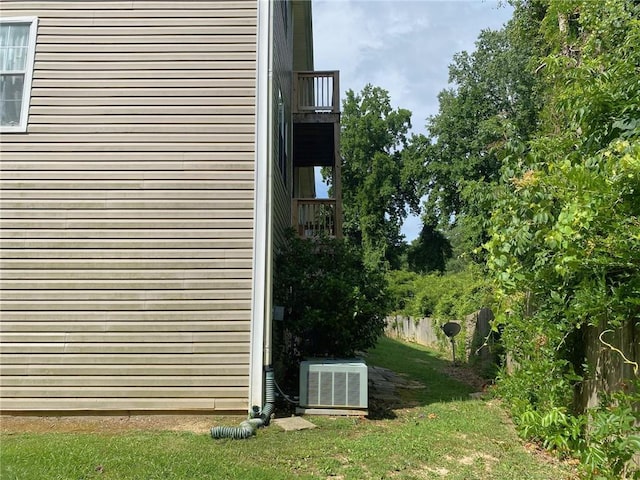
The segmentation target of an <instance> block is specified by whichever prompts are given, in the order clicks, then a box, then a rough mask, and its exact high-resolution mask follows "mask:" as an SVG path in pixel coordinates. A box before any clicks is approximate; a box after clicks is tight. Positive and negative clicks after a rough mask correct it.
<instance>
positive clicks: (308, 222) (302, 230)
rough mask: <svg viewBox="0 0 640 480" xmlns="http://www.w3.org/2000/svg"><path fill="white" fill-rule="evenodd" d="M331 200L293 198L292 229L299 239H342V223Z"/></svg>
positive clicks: (334, 202) (333, 200) (334, 201)
mask: <svg viewBox="0 0 640 480" xmlns="http://www.w3.org/2000/svg"><path fill="white" fill-rule="evenodd" d="M339 211H340V209H339V208H337V205H336V200H335V199H333V198H322V199H320V198H294V199H293V227H294V228H295V229H296V231H297V232H298V235H299V236H300V237H301V238H313V237H318V236H327V237H337V238H341V237H342V222H341V219H340V216H339V214H338V212H339Z"/></svg>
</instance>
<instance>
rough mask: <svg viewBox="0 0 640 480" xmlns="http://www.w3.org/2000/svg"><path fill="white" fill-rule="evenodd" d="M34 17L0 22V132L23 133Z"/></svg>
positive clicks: (27, 105) (33, 48) (35, 20)
mask: <svg viewBox="0 0 640 480" xmlns="http://www.w3.org/2000/svg"><path fill="white" fill-rule="evenodd" d="M37 26H38V19H37V18H36V17H15V18H2V19H0V132H26V131H27V115H28V113H29V100H30V97H31V77H32V75H33V61H34V57H35V49H36V28H37Z"/></svg>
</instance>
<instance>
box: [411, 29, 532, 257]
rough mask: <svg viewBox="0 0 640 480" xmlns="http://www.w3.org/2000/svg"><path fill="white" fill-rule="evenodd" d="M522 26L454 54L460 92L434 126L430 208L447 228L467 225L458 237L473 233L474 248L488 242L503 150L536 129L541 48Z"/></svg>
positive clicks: (453, 78)
mask: <svg viewBox="0 0 640 480" xmlns="http://www.w3.org/2000/svg"><path fill="white" fill-rule="evenodd" d="M520 20H521V18H520ZM537 21H539V20H537ZM521 23H522V21H520V22H516V21H515V20H514V21H512V22H511V23H510V26H509V27H507V28H504V29H502V30H498V31H491V30H485V31H483V32H482V33H481V34H480V36H479V38H478V40H477V42H476V50H475V51H474V52H473V53H472V54H469V53H467V52H461V53H458V54H456V55H455V56H454V61H453V63H452V64H451V65H450V67H449V81H450V83H452V84H453V85H454V86H453V88H451V89H448V90H444V91H442V92H441V93H440V94H439V97H438V98H439V101H440V109H439V112H438V114H437V115H435V116H433V117H431V118H430V119H429V120H428V123H427V127H428V130H429V139H430V141H431V145H430V146H429V147H428V148H427V149H426V160H427V161H426V175H427V181H428V185H429V190H428V200H427V202H426V205H425V207H424V208H425V210H426V211H427V212H429V213H430V214H434V215H436V216H437V217H438V219H439V221H440V225H441V226H449V225H450V224H451V223H453V224H457V225H462V228H461V229H459V230H458V231H459V232H465V234H466V235H469V236H470V237H471V239H472V242H471V243H472V244H474V246H475V247H478V246H480V245H481V244H482V243H483V242H484V241H486V239H487V237H486V228H487V222H486V221H487V220H488V218H489V215H490V212H491V208H492V206H491V195H490V194H491V190H492V188H493V185H494V184H495V183H496V182H497V180H498V178H499V176H500V167H501V165H502V158H503V157H504V153H503V148H504V146H505V145H506V144H507V142H509V141H514V140H516V139H520V140H523V139H527V138H528V137H529V136H530V134H531V133H532V132H533V131H534V129H535V126H536V119H537V112H538V109H539V105H540V102H539V100H538V98H537V94H536V78H535V76H534V70H533V68H531V66H530V62H531V57H532V49H533V48H534V46H533V45H535V42H530V41H528V39H523V38H520V37H518V36H517V35H516V34H515V33H516V32H520V33H521V32H523V31H525V30H523V29H522V28H521ZM527 32H528V33H527V34H531V35H533V33H532V32H531V31H530V30H527ZM460 240H461V241H463V242H464V243H468V241H467V240H465V239H460Z"/></svg>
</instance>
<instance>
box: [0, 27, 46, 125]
mask: <svg viewBox="0 0 640 480" xmlns="http://www.w3.org/2000/svg"><path fill="white" fill-rule="evenodd" d="M0 24H2V25H6V24H27V25H29V43H28V45H27V61H26V64H25V68H24V71H18V70H15V71H14V70H0V75H11V74H20V75H24V82H23V84H22V105H21V108H20V123H19V124H18V125H0V132H1V133H25V132H26V131H27V125H28V120H29V106H30V104H31V83H32V81H33V70H34V67H35V59H36V37H37V31H38V17H4V18H0Z"/></svg>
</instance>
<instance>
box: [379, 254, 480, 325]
mask: <svg viewBox="0 0 640 480" xmlns="http://www.w3.org/2000/svg"><path fill="white" fill-rule="evenodd" d="M387 279H388V283H389V285H390V287H389V289H390V290H389V292H390V297H391V302H392V305H393V306H394V313H396V314H400V315H407V316H412V317H432V318H435V319H437V320H438V321H442V322H445V321H448V320H456V321H460V320H462V319H463V318H465V317H466V316H467V315H469V314H471V313H473V312H475V311H477V310H479V309H480V308H482V307H487V308H490V307H491V306H492V304H493V289H492V284H491V282H490V281H488V279H487V277H486V275H485V274H484V273H483V272H482V270H481V269H480V267H478V266H476V265H469V266H467V268H466V269H465V270H464V271H462V272H456V273H449V274H445V275H440V274H435V273H432V274H429V275H419V274H415V273H409V272H403V271H391V272H389V273H388V274H387Z"/></svg>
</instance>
